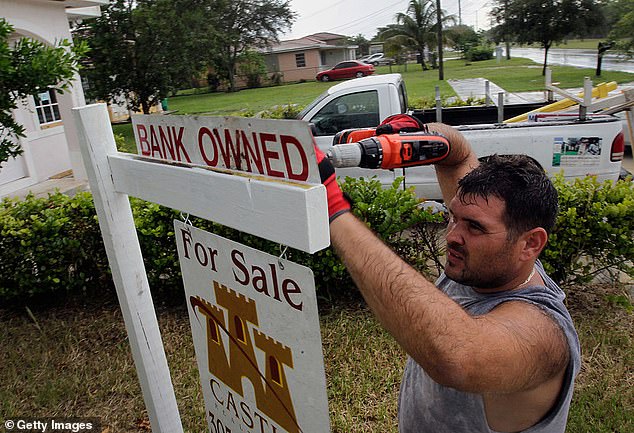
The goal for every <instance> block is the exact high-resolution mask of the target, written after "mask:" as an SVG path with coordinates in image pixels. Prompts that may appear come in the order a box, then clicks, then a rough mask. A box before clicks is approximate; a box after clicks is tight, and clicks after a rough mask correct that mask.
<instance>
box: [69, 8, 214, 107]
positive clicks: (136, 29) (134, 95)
mask: <svg viewBox="0 0 634 433" xmlns="http://www.w3.org/2000/svg"><path fill="white" fill-rule="evenodd" d="M199 5H200V1H198V0H116V1H113V2H112V3H110V4H109V5H108V7H107V8H105V9H104V10H103V11H102V15H101V17H100V18H97V19H95V20H91V21H90V22H89V23H88V24H87V25H86V26H85V27H84V28H82V29H80V30H79V31H78V33H81V34H82V35H83V36H84V37H86V38H87V40H88V42H89V44H90V47H91V62H90V67H89V68H87V71H86V77H87V79H88V85H89V90H88V94H89V95H90V96H92V97H95V98H98V99H104V100H113V99H114V98H116V97H119V96H124V97H125V98H126V100H127V103H128V108H129V109H131V110H134V111H138V110H139V109H141V110H142V111H143V112H144V113H149V111H150V107H152V106H153V105H154V104H157V103H158V102H159V101H160V100H161V99H163V98H165V97H167V96H168V95H169V94H170V93H171V92H173V91H175V90H176V89H178V88H179V87H181V85H182V84H183V83H185V82H187V81H188V80H189V79H190V78H191V77H192V75H194V73H195V72H197V71H199V70H200V69H201V67H202V51H201V47H200V45H198V44H199V42H198V40H197V39H196V32H195V29H196V25H200V22H201V17H200V15H199V14H197V13H196V8H197V7H198V6H199Z"/></svg>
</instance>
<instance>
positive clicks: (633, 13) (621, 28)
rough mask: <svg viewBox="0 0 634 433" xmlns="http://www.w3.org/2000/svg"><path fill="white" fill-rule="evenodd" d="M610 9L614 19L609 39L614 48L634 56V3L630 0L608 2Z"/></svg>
mask: <svg viewBox="0 0 634 433" xmlns="http://www.w3.org/2000/svg"><path fill="white" fill-rule="evenodd" d="M610 9H611V11H612V14H613V16H615V17H616V19H615V23H614V25H613V26H612V30H611V31H610V34H609V35H608V37H609V38H611V39H613V40H615V41H616V48H618V49H620V50H623V51H625V52H626V53H628V54H629V55H630V56H633V55H634V2H633V1H632V0H615V1H612V2H610Z"/></svg>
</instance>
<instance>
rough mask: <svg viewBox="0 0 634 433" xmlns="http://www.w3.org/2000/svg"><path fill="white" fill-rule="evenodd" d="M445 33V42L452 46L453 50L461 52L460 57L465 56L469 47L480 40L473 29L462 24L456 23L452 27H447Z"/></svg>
mask: <svg viewBox="0 0 634 433" xmlns="http://www.w3.org/2000/svg"><path fill="white" fill-rule="evenodd" d="M445 34H446V36H447V42H448V43H449V46H451V47H453V49H454V50H456V51H459V52H460V53H462V57H465V56H466V54H467V51H469V49H470V48H472V47H475V46H476V45H478V43H479V42H480V37H479V36H478V34H477V33H476V32H475V30H473V28H472V27H470V26H466V25H464V24H462V25H457V26H453V27H449V28H448V29H447V30H446V31H445Z"/></svg>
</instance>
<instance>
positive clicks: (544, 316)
mask: <svg viewBox="0 0 634 433" xmlns="http://www.w3.org/2000/svg"><path fill="white" fill-rule="evenodd" d="M428 128H429V130H430V131H433V132H438V133H441V134H443V135H444V136H445V137H446V138H447V139H448V140H449V142H450V144H451V152H450V154H449V156H448V157H447V158H446V159H445V160H443V161H442V162H440V163H438V164H436V173H437V177H438V181H439V184H440V187H441V190H442V193H443V198H444V201H445V203H446V204H447V206H448V209H449V212H450V221H449V226H448V228H447V235H446V241H447V263H446V267H445V272H444V274H443V275H442V276H441V277H440V278H439V279H438V281H437V283H436V284H437V285H434V284H433V283H431V282H430V281H427V280H426V279H425V278H424V277H423V276H422V275H420V274H419V273H418V272H416V271H415V270H414V269H413V268H411V267H410V266H408V265H407V264H406V263H405V262H403V261H402V260H401V259H400V258H399V257H398V256H397V255H396V254H395V253H394V252H392V251H391V250H390V249H389V248H388V247H387V246H386V245H385V244H383V243H382V242H381V241H380V240H379V239H378V238H377V237H376V236H375V235H374V234H373V233H372V232H371V231H370V230H369V229H368V228H367V227H366V225H365V224H363V223H362V222H360V221H359V220H357V219H356V218H355V217H354V216H353V215H352V214H351V213H350V212H348V211H349V210H350V205H349V203H348V202H347V200H346V199H345V198H344V197H343V195H342V194H341V190H340V189H339V187H338V186H337V184H336V181H335V174H334V169H332V166H329V163H328V162H327V161H324V160H323V154H318V160H319V161H321V163H320V171H321V172H322V179H323V181H324V185H326V189H327V192H328V204H329V214H330V217H331V223H330V232H331V240H332V244H333V246H334V248H335V250H336V251H337V253H338V254H339V256H340V257H341V258H342V260H343V262H344V263H345V264H346V267H347V269H348V271H349V272H350V274H351V275H352V277H353V279H354V281H355V283H356V284H357V286H358V288H359V290H360V291H361V293H362V294H363V296H364V298H365V300H366V302H367V303H368V305H369V306H370V308H371V309H372V311H373V312H374V314H375V315H376V316H377V318H378V319H379V321H380V322H381V323H382V324H383V326H384V327H385V328H386V329H387V330H388V331H389V332H390V333H391V334H392V335H393V336H394V338H396V340H397V341H398V343H399V344H400V345H401V346H402V347H403V348H404V349H405V351H406V352H407V354H408V355H409V359H408V362H407V366H406V368H405V373H404V376H403V382H402V384H401V392H400V398H399V416H398V417H399V430H400V432H402V433H414V432H416V433H418V432H430V433H444V432H446V433H460V432H469V433H479V432H486V433H490V432H492V431H494V432H520V431H530V432H531V433H533V432H535V433H536V432H544V433H545V432H548V433H553V432H564V431H565V426H566V419H567V414H568V409H569V405H570V400H571V398H572V389H573V381H574V377H575V375H576V374H577V372H578V371H579V367H580V353H579V342H578V339H577V335H576V332H575V330H574V327H573V325H572V320H571V319H570V315H569V314H568V312H567V310H566V308H565V306H564V304H563V298H564V294H563V292H562V291H561V289H559V287H557V285H556V284H555V283H554V282H553V281H552V280H551V279H550V278H549V277H548V276H547V275H546V274H545V272H544V270H543V267H542V266H541V263H540V262H539V261H538V256H539V254H540V252H541V251H542V249H543V248H544V246H545V245H546V242H547V239H548V233H549V232H550V230H551V229H552V227H553V225H554V221H555V217H556V212H557V193H556V190H555V189H554V187H553V185H552V183H551V182H550V180H549V179H548V177H547V176H546V175H545V173H544V171H543V169H542V168H541V167H540V166H539V164H538V163H537V162H536V161H534V160H533V159H532V158H529V157H526V156H519V155H516V156H512V157H501V156H492V157H489V158H487V159H486V160H484V161H483V162H479V161H478V159H477V158H476V157H475V154H474V153H473V151H472V150H471V147H470V145H469V143H468V142H467V141H466V140H465V138H464V137H463V136H462V134H460V133H459V132H458V131H457V130H455V129H453V128H451V127H449V126H447V125H443V124H429V125H428Z"/></svg>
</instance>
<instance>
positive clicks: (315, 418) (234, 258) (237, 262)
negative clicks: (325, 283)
mask: <svg viewBox="0 0 634 433" xmlns="http://www.w3.org/2000/svg"><path fill="white" fill-rule="evenodd" d="M174 227H175V234H176V241H177V246H178V251H179V258H180V263H181V271H182V274H183V282H184V286H185V293H186V295H187V299H188V307H189V308H188V310H189V317H190V323H191V326H192V336H193V340H194V347H195V350H196V357H197V361H198V367H199V372H200V377H201V385H202V389H203V396H204V400H205V402H204V404H205V409H206V410H205V412H206V416H207V422H208V427H209V432H210V433H220V432H222V433H229V432H234V433H235V432H256V433H278V432H279V433H282V432H287V433H299V432H311V433H312V432H316V433H320V432H329V431H330V427H329V420H328V404H327V397H326V387H325V374H324V367H323V354H322V348H321V335H320V330H319V320H318V315H317V301H316V296H315V288H314V279H313V275H312V272H311V271H310V269H308V268H305V267H303V266H300V265H297V264H296V263H292V262H289V261H287V260H284V259H280V258H278V257H274V256H271V255H269V254H266V253H263V252H261V251H257V250H255V249H252V248H249V247H246V246H244V245H241V244H238V243H236V242H233V241H230V240H228V239H224V238H222V237H219V236H217V235H214V234H211V233H208V232H205V231H202V230H199V229H196V228H194V227H192V226H187V225H185V224H183V223H181V222H179V221H175V222H174Z"/></svg>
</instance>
